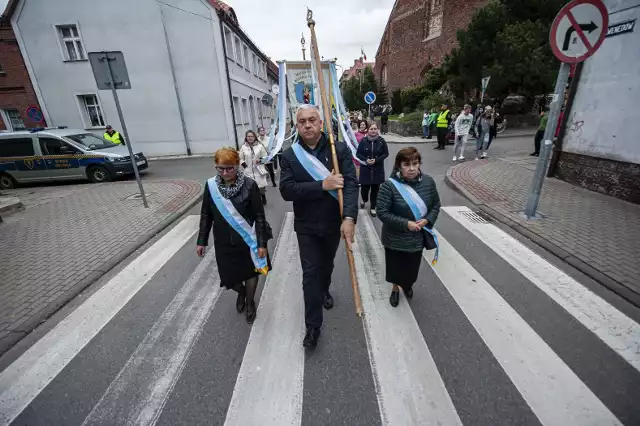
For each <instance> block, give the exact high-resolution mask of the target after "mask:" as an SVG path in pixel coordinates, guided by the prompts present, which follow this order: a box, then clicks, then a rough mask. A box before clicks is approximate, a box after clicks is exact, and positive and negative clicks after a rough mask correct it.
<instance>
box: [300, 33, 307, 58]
mask: <svg viewBox="0 0 640 426" xmlns="http://www.w3.org/2000/svg"><path fill="white" fill-rule="evenodd" d="M306 42H307V41H306V40H305V39H304V32H303V33H302V38H301V39H300V44H301V45H302V60H303V61H306V60H307V55H306V49H305V48H304V45H305V43H306Z"/></svg>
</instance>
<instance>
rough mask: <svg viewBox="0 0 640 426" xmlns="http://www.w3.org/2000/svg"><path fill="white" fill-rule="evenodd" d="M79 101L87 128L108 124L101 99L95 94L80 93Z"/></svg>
mask: <svg viewBox="0 0 640 426" xmlns="http://www.w3.org/2000/svg"><path fill="white" fill-rule="evenodd" d="M78 102H79V103H80V109H81V111H82V112H83V117H82V121H83V122H84V126H85V128H91V127H105V126H106V124H105V120H104V114H103V113H102V107H101V106H100V101H99V100H98V97H97V96H96V95H95V94H87V95H78Z"/></svg>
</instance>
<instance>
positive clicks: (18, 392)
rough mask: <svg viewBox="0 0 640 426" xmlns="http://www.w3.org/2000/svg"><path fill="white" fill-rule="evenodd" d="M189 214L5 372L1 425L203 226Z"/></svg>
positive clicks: (1, 378) (0, 383) (0, 393)
mask: <svg viewBox="0 0 640 426" xmlns="http://www.w3.org/2000/svg"><path fill="white" fill-rule="evenodd" d="M198 223H199V217H198V216H188V217H186V218H185V219H183V220H182V221H181V222H180V223H178V225H176V226H175V227H174V228H173V229H171V231H169V232H168V233H167V234H166V235H164V236H163V237H162V238H160V240H158V241H157V242H156V243H154V244H153V245H152V246H151V247H150V248H149V249H147V250H146V251H144V252H143V253H142V254H141V255H140V256H138V257H137V258H136V259H135V260H133V261H132V262H131V263H130V264H129V265H127V266H126V267H125V268H124V269H123V270H122V271H121V272H120V273H118V274H117V275H116V276H115V277H113V278H112V279H111V280H110V281H109V282H108V283H107V284H105V285H104V286H103V287H102V288H101V289H100V290H98V291H97V292H96V293H94V294H93V295H92V296H91V297H90V298H89V299H87V300H86V301H85V302H84V303H82V305H80V306H79V307H78V308H77V309H76V310H75V311H73V312H72V313H70V314H69V315H68V316H67V317H66V318H65V319H64V320H62V321H61V322H60V323H59V324H58V325H57V326H56V327H54V328H53V329H52V330H51V331H50V332H49V333H47V334H46V335H45V336H44V337H43V338H42V339H40V340H39V341H38V342H37V343H35V344H34V345H33V346H32V347H31V348H30V349H29V350H27V351H26V352H25V353H24V354H23V355H22V356H21V357H20V358H18V359H17V360H16V361H15V362H14V363H13V364H11V365H10V366H9V367H7V368H6V369H5V370H4V371H3V372H2V373H0V425H6V424H9V423H11V422H12V421H13V420H14V419H15V418H16V417H17V416H18V415H19V414H20V413H21V412H22V410H24V408H25V407H27V405H28V404H29V403H30V402H31V401H32V400H33V399H34V398H35V397H36V396H38V394H39V393H40V392H41V391H42V390H43V389H44V388H45V387H46V386H47V385H48V384H49V383H50V382H51V381H52V380H53V379H54V378H55V377H56V376H57V375H58V374H59V373H60V371H62V369H63V368H64V367H65V366H66V365H67V364H68V363H69V362H70V361H71V360H72V359H73V358H74V357H75V356H76V354H78V352H80V350H82V348H84V347H85V345H86V344H87V343H89V341H90V340H91V339H92V338H93V337H94V336H95V335H96V334H98V332H99V331H100V330H101V329H102V328H103V327H104V326H105V325H106V324H107V323H108V322H109V321H111V319H112V318H113V317H114V316H115V315H116V314H117V313H118V311H120V309H121V308H122V307H123V306H124V305H126V304H127V302H129V300H131V298H132V297H133V296H134V295H135V294H136V293H137V292H138V291H139V290H140V289H141V288H142V287H143V286H144V285H145V284H146V283H147V282H148V281H149V280H150V279H151V277H153V275H155V274H156V272H158V271H159V270H160V268H162V266H163V265H164V264H165V263H166V262H167V261H168V260H169V259H171V257H172V256H173V255H175V254H176V252H177V251H178V250H180V248H182V246H184V244H185V243H186V242H187V241H189V239H190V238H191V237H192V236H193V235H194V234H195V232H196V231H197V230H198Z"/></svg>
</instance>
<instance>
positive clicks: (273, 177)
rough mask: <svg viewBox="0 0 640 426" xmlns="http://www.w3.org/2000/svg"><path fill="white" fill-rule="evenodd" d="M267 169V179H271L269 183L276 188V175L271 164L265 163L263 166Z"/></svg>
mask: <svg viewBox="0 0 640 426" xmlns="http://www.w3.org/2000/svg"><path fill="white" fill-rule="evenodd" d="M264 166H265V167H266V169H267V172H268V173H269V177H270V178H271V183H273V186H276V173H275V171H274V170H273V163H267V164H265V165H264Z"/></svg>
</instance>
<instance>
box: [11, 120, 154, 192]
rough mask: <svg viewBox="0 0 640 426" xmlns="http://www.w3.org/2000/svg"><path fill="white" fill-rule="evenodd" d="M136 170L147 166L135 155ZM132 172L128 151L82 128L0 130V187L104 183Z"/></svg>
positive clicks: (145, 161) (145, 162) (140, 153)
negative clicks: (71, 181) (79, 181)
mask: <svg viewBox="0 0 640 426" xmlns="http://www.w3.org/2000/svg"><path fill="white" fill-rule="evenodd" d="M135 161H136V164H137V165H138V169H139V170H144V169H146V168H147V167H148V162H147V159H146V158H145V156H144V154H143V153H142V152H138V153H136V154H135ZM129 174H133V165H132V164H131V158H130V155H129V150H128V149H127V147H126V146H124V145H117V144H114V143H113V142H110V141H108V140H105V139H103V138H101V137H99V136H96V135H94V134H93V133H90V132H87V131H85V130H74V129H67V128H64V127H58V128H46V129H31V130H26V131H19V132H7V133H0V189H11V188H14V187H15V186H16V184H18V183H26V182H37V181H52V180H69V179H88V180H89V181H91V182H108V181H110V180H113V179H115V178H116V177H118V176H124V175H129Z"/></svg>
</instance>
